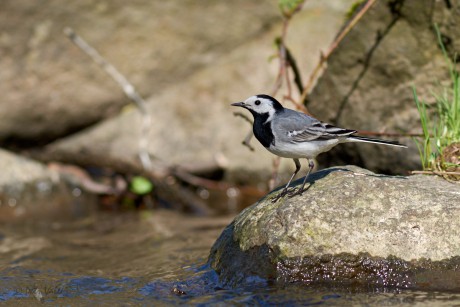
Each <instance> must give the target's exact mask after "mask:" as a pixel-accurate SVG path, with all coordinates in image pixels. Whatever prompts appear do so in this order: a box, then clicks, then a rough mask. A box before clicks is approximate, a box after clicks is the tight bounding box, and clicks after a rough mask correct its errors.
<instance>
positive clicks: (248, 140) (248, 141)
mask: <svg viewBox="0 0 460 307" xmlns="http://www.w3.org/2000/svg"><path fill="white" fill-rule="evenodd" d="M233 115H235V116H239V117H241V118H243V119H244V120H246V121H247V122H248V123H249V124H250V125H251V126H252V123H253V122H252V120H251V119H249V117H247V116H246V115H245V114H243V113H241V112H233ZM253 135H254V133H253V132H252V129H251V130H250V131H249V132H248V134H247V135H246V137H245V138H244V140H243V142H242V143H241V144H243V145H244V146H246V147H248V148H249V150H250V151H254V147H253V146H252V145H251V139H252V136H253Z"/></svg>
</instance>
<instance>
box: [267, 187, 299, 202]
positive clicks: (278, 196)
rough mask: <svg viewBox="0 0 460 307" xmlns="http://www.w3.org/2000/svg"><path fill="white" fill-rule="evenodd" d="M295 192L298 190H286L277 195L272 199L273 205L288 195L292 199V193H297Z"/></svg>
mask: <svg viewBox="0 0 460 307" xmlns="http://www.w3.org/2000/svg"><path fill="white" fill-rule="evenodd" d="M295 191H296V188H284V189H283V190H282V191H281V192H280V193H279V194H278V195H276V196H275V197H274V198H273V199H272V203H276V202H277V201H278V200H280V199H281V198H283V197H284V196H286V195H287V196H289V197H290V195H291V193H295Z"/></svg>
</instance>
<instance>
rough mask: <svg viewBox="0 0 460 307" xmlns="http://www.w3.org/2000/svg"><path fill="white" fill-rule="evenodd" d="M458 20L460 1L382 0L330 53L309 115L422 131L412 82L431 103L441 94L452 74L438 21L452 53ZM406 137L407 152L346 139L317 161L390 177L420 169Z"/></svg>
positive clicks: (458, 37) (459, 33)
mask: <svg viewBox="0 0 460 307" xmlns="http://www.w3.org/2000/svg"><path fill="white" fill-rule="evenodd" d="M448 5H450V6H451V8H449V6H448ZM459 20H460V3H459V2H458V1H435V0H420V1H408V0H402V1H393V0H385V1H377V2H376V3H375V5H374V6H373V7H372V8H371V9H370V10H369V11H368V12H367V13H366V14H365V15H364V17H363V18H362V19H361V20H360V21H359V23H358V24H357V25H356V26H355V27H354V28H353V29H352V30H351V31H350V32H349V33H348V35H347V36H346V37H345V38H344V40H343V41H342V42H341V44H340V45H339V46H338V47H337V49H336V50H335V51H334V53H333V54H332V55H331V57H330V58H329V60H328V63H327V69H326V71H325V72H324V74H323V75H322V77H321V78H320V79H319V80H318V83H317V85H316V87H315V88H314V90H313V92H312V93H311V95H310V103H309V104H308V108H309V110H310V112H312V113H313V114H315V115H316V116H317V117H319V118H321V119H322V120H325V121H329V122H332V123H335V124H337V125H340V126H345V127H348V128H353V129H358V130H367V131H376V132H399V133H405V132H412V133H421V128H420V120H419V115H418V112H417V109H416V105H415V102H414V99H413V96H412V86H415V87H416V88H417V92H418V94H419V96H420V97H421V99H422V100H425V101H427V102H428V103H433V102H434V97H433V95H432V93H431V92H432V91H433V90H435V91H437V92H438V93H439V92H441V91H440V89H439V87H438V86H437V84H438V82H439V83H443V84H446V82H447V81H448V79H449V73H448V69H447V67H446V62H445V60H444V58H443V56H442V52H441V49H440V47H439V44H438V42H437V37H436V34H435V31H434V28H433V25H434V24H435V23H437V24H438V25H439V26H440V29H441V32H442V34H443V35H444V37H445V38H446V42H448V44H447V47H448V50H450V51H452V52H451V54H453V53H454V51H455V50H456V51H457V53H458V51H459V49H458V46H459V43H460V30H459V29H460V26H459ZM401 141H402V142H404V143H405V144H408V145H409V146H410V151H409V152H403V151H393V150H387V149H385V148H382V147H379V146H360V145H356V144H347V145H345V146H341V147H337V148H335V149H334V150H332V151H331V152H330V153H328V154H325V155H322V156H320V157H319V161H320V162H321V163H322V165H323V166H331V165H337V163H339V162H341V164H342V163H353V164H359V165H361V166H364V167H366V168H367V169H371V170H376V171H379V172H385V173H393V174H395V173H399V174H404V173H406V172H407V170H413V169H417V168H420V162H419V158H418V151H417V149H416V147H415V145H414V143H413V142H412V141H411V140H410V139H401ZM395 161H398V162H396V163H395Z"/></svg>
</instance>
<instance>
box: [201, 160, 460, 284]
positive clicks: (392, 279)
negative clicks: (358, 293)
mask: <svg viewBox="0 0 460 307" xmlns="http://www.w3.org/2000/svg"><path fill="white" fill-rule="evenodd" d="M301 180H302V179H300V180H298V181H297V182H296V183H295V184H297V185H299V184H300V183H301ZM309 181H310V187H309V188H308V190H307V191H306V192H304V193H303V195H301V196H296V197H294V198H291V199H286V198H284V199H281V200H279V201H278V202H276V203H272V201H271V200H272V198H273V197H275V196H276V195H277V193H279V192H280V191H279V190H277V191H273V192H272V193H270V194H268V195H267V196H266V197H265V198H263V199H261V200H260V201H259V202H258V203H256V204H254V205H253V206H251V207H249V208H247V209H246V210H244V211H243V212H241V213H240V215H239V216H237V217H236V218H235V220H234V221H233V222H232V223H231V224H230V225H229V226H227V228H226V229H225V230H224V232H223V233H222V234H221V236H220V237H219V239H218V240H217V241H216V242H215V244H214V246H213V247H212V249H211V253H210V256H209V263H210V265H211V266H212V267H213V268H214V269H215V270H216V272H217V273H218V274H219V276H220V279H221V281H222V282H224V283H225V284H227V285H229V286H238V285H241V284H244V283H245V282H247V281H249V280H251V279H253V278H262V279H266V280H270V281H275V282H278V283H297V282H301V283H306V284H323V283H326V284H334V285H338V286H344V287H366V288H368V287H371V288H401V289H425V290H426V289H429V290H449V291H455V292H460V233H459V229H460V219H459V218H458V217H459V216H460V185H458V184H453V183H450V182H448V181H445V180H443V179H441V178H438V177H432V176H409V177H402V176H398V177H396V176H383V175H377V174H374V173H371V172H369V171H367V170H364V169H360V168H358V167H354V166H346V167H337V168H329V169H325V170H322V171H320V172H317V173H315V174H313V176H311V177H310V178H309ZM346 192H347V193H346Z"/></svg>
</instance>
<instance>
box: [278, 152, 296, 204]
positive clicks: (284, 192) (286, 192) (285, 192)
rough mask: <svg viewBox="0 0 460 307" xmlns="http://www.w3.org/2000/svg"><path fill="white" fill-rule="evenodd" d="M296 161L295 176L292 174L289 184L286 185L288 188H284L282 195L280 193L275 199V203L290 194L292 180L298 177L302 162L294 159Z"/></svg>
mask: <svg viewBox="0 0 460 307" xmlns="http://www.w3.org/2000/svg"><path fill="white" fill-rule="evenodd" d="M292 160H294V163H295V171H294V174H292V176H291V179H289V181H288V183H287V184H286V186H285V187H284V189H283V191H281V193H279V194H278V195H277V196H276V197H275V198H274V199H273V202H277V201H278V199H280V198H282V197H284V196H285V195H286V194H288V193H289V185H290V184H291V181H292V179H294V177H295V175H297V173H298V172H299V171H300V167H301V165H300V161H299V159H292Z"/></svg>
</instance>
